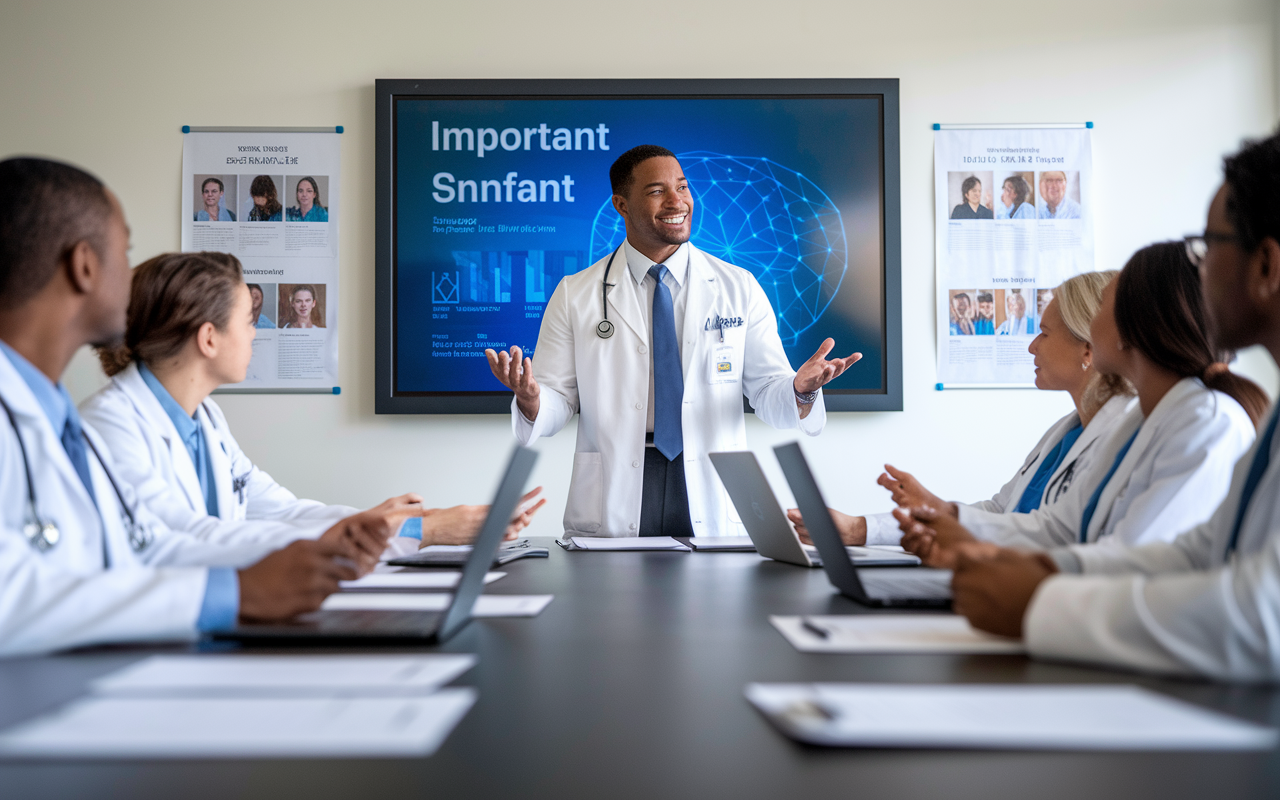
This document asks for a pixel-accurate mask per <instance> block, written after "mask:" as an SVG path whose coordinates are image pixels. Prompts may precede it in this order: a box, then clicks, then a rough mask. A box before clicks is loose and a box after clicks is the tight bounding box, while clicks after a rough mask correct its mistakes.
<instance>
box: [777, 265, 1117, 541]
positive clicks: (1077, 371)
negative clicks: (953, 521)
mask: <svg viewBox="0 0 1280 800" xmlns="http://www.w3.org/2000/svg"><path fill="white" fill-rule="evenodd" d="M1118 274H1119V273H1118V272H1115V271H1109V272H1086V273H1085V274H1083V275H1077V276H1075V277H1074V278H1071V279H1070V280H1068V281H1067V282H1065V283H1063V284H1062V285H1061V286H1059V287H1058V288H1057V289H1055V290H1054V299H1053V301H1052V302H1050V303H1049V305H1048V306H1047V307H1046V308H1045V312H1044V319H1043V323H1042V324H1041V327H1040V334H1039V335H1038V336H1036V338H1035V339H1033V340H1032V342H1031V346H1030V347H1029V348H1028V350H1029V351H1030V352H1031V354H1032V355H1033V356H1035V367H1036V388H1037V389H1040V390H1042V391H1051V392H1054V391H1056V392H1066V393H1067V394H1069V395H1070V396H1071V400H1072V402H1073V403H1074V404H1075V409H1074V410H1073V411H1072V412H1071V413H1069V414H1067V415H1066V416H1065V417H1063V418H1062V419H1060V420H1058V421H1057V422H1055V423H1054V424H1053V426H1052V427H1050V428H1049V430H1048V431H1046V432H1045V434H1044V436H1042V437H1041V438H1040V441H1039V442H1037V443H1036V446H1035V447H1033V448H1032V449H1031V452H1030V453H1028V454H1027V457H1026V460H1025V461H1023V463H1022V466H1021V467H1019V468H1018V471H1017V472H1016V473H1014V475H1013V477H1012V478H1010V479H1009V481H1008V482H1007V483H1005V485H1004V486H1003V487H1002V488H1001V489H1000V491H999V492H997V493H996V494H995V495H994V496H993V497H992V498H991V499H989V500H980V501H978V502H976V503H957V502H947V501H944V500H942V499H941V498H939V497H937V496H936V495H934V494H933V493H932V492H930V491H929V490H928V489H926V488H925V487H924V486H923V485H922V484H921V483H920V481H918V480H916V478H915V476H913V475H911V474H910V473H908V472H903V471H901V470H898V469H895V468H894V467H893V466H892V465H890V464H886V465H885V470H886V473H885V474H883V475H881V476H880V478H879V480H878V481H877V482H878V483H879V484H880V485H881V486H883V487H885V488H886V489H888V490H889V491H890V492H892V493H893V501H894V503H896V504H898V505H899V506H924V505H927V506H930V507H932V508H936V509H940V510H942V511H943V512H944V513H947V514H950V515H951V516H953V517H959V518H960V519H961V521H964V520H966V519H974V518H975V516H981V515H994V514H1007V513H1011V512H1015V511H1017V512H1023V513H1025V512H1028V511H1034V510H1036V509H1038V508H1042V507H1047V506H1052V505H1055V504H1057V503H1059V502H1061V501H1062V500H1063V499H1064V498H1065V497H1066V496H1067V495H1068V494H1069V493H1070V492H1071V490H1072V487H1073V486H1076V485H1077V484H1078V483H1079V482H1080V480H1081V476H1083V475H1085V474H1086V473H1088V471H1089V469H1090V467H1091V466H1092V464H1093V458H1094V456H1095V454H1096V453H1097V452H1098V450H1099V449H1100V446H1099V444H1098V443H1099V441H1100V440H1105V439H1106V438H1107V436H1108V435H1110V433H1111V431H1112V430H1113V429H1114V427H1115V425H1116V424H1117V423H1118V422H1119V421H1120V420H1121V419H1122V418H1123V417H1124V415H1125V413H1126V412H1127V411H1128V410H1129V408H1130V407H1131V406H1133V405H1134V404H1135V403H1136V400H1135V399H1134V397H1133V387H1131V386H1130V385H1129V383H1128V381H1126V380H1125V379H1123V378H1121V377H1119V376H1118V375H1109V374H1106V373H1103V372H1100V371H1099V370H1098V369H1097V367H1096V365H1095V363H1094V359H1093V345H1092V334H1091V333H1090V325H1091V324H1092V323H1093V318H1094V316H1095V315H1096V314H1097V312H1098V307H1099V306H1100V305H1101V303H1102V290H1103V289H1104V288H1105V287H1106V286H1107V284H1108V283H1110V282H1111V281H1112V280H1113V279H1114V278H1115V276H1116V275H1118ZM787 513H788V516H789V517H790V518H791V521H792V522H794V523H795V525H796V530H797V531H798V532H799V533H800V535H801V537H802V538H804V539H805V540H806V541H807V540H808V532H807V531H806V530H805V528H804V519H803V518H802V517H801V515H800V510H799V509H795V508H793V509H791V510H790V511H789V512H787ZM831 516H832V518H833V519H835V521H836V526H837V528H838V529H839V530H840V535H841V538H843V539H844V541H845V544H851V545H860V544H868V545H894V544H898V542H899V540H900V539H901V538H902V531H901V530H900V529H899V528H898V521H897V520H896V519H894V516H893V514H892V513H891V512H885V513H883V514H868V515H866V516H859V517H855V516H850V515H848V514H843V513H841V512H839V511H836V510H835V509H831Z"/></svg>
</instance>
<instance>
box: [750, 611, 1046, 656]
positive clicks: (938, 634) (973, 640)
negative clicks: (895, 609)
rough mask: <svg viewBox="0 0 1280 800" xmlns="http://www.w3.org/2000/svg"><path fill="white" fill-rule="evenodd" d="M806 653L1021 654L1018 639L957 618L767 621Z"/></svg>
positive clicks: (877, 616) (922, 616)
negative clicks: (993, 633)
mask: <svg viewBox="0 0 1280 800" xmlns="http://www.w3.org/2000/svg"><path fill="white" fill-rule="evenodd" d="M769 621H770V622H772V623H773V627H775V628H777V629H778V632H779V633H781V634H782V635H783V636H785V637H786V638H787V641H788V642H791V645H792V646H793V647H795V649H797V650H799V651H801V652H802V653H951V654H956V653H1023V652H1026V648H1025V647H1024V646H1023V644H1022V641H1021V640H1019V639H1006V638H1004V637H1003V636H994V635H992V634H989V633H985V632H983V631H980V630H976V629H975V628H973V627H972V626H970V625H969V621H968V620H966V619H965V618H964V617H961V616H956V615H955V614H856V615H852V616H808V617H782V616H775V617H769Z"/></svg>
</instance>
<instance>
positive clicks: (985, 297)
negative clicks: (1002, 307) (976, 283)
mask: <svg viewBox="0 0 1280 800" xmlns="http://www.w3.org/2000/svg"><path fill="white" fill-rule="evenodd" d="M995 301H996V299H995V298H994V297H992V296H991V292H983V293H982V294H980V295H978V302H979V303H994V302H995Z"/></svg>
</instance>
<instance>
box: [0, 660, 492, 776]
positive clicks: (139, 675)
mask: <svg viewBox="0 0 1280 800" xmlns="http://www.w3.org/2000/svg"><path fill="white" fill-rule="evenodd" d="M475 661H476V659H475V657H474V656H470V655H416V656H325V655H306V656H257V655H202V656H154V657H152V658H149V659H146V660H144V661H141V662H139V663H137V664H134V665H132V666H129V667H126V668H125V669H123V670H120V671H118V672H115V673H112V674H111V675H108V676H106V677H105V678H101V679H99V680H97V681H95V682H94V683H93V684H92V685H91V687H90V689H91V694H90V695H89V696H88V697H85V698H81V699H79V700H76V701H74V702H72V703H71V704H69V705H68V706H66V707H64V708H62V709H61V710H59V711H56V712H53V713H51V714H47V715H45V716H43V717H40V718H38V719H35V720H32V721H30V722H26V723H23V724H20V725H17V726H15V727H13V728H10V729H9V730H7V731H4V732H3V733H0V756H8V757H37V758H279V757H289V758H320V757H333V756H424V755H430V754H431V753H433V752H435V750H436V749H437V748H438V747H439V746H440V745H441V744H442V743H443V742H444V740H445V739H446V738H447V737H448V735H449V732H450V731H452V730H453V728H454V726H455V725H457V724H458V722H459V721H460V720H461V719H462V717H463V716H465V715H466V713H467V711H468V709H470V708H471V706H472V704H474V703H475V700H476V692H475V690H474V689H469V688H451V689H440V688H439V687H441V686H442V685H444V684H445V683H448V682H449V681H451V680H453V679H454V678H456V677H458V676H459V675H461V674H462V673H463V672H466V671H467V670H468V669H470V668H471V667H472V665H474V664H475Z"/></svg>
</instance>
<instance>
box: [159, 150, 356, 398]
mask: <svg viewBox="0 0 1280 800" xmlns="http://www.w3.org/2000/svg"><path fill="white" fill-rule="evenodd" d="M339 143H340V134H339V133H337V132H335V129H334V128H325V129H321V130H317V131H314V132H296V131H272V130H266V129H264V130H248V131H242V130H237V131H201V130H192V131H191V132H189V133H186V134H185V135H184V140H183V146H182V249H183V250H184V251H187V252H190V251H199V250H216V251H221V252H225V253H231V254H233V255H235V256H236V257H237V258H239V259H240V263H241V265H242V266H243V268H244V279H245V282H246V283H247V284H249V296H250V299H251V300H252V302H253V317H254V319H255V321H256V322H255V325H256V326H257V336H256V337H255V338H254V341H253V360H252V361H251V362H250V364H249V372H248V376H247V377H246V378H245V380H244V382H243V383H238V384H235V385H234V386H228V387H223V388H224V389H232V390H249V391H252V390H279V389H293V390H323V391H332V390H333V388H334V387H335V386H337V385H338V331H337V327H338V303H339V299H340V290H339V288H338V227H339V225H340V223H341V221H342V212H341V208H340V204H339V201H338V198H339V196H340V194H341V193H340V191H339V190H340V186H341V167H340V153H341V148H340V146H339Z"/></svg>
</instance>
